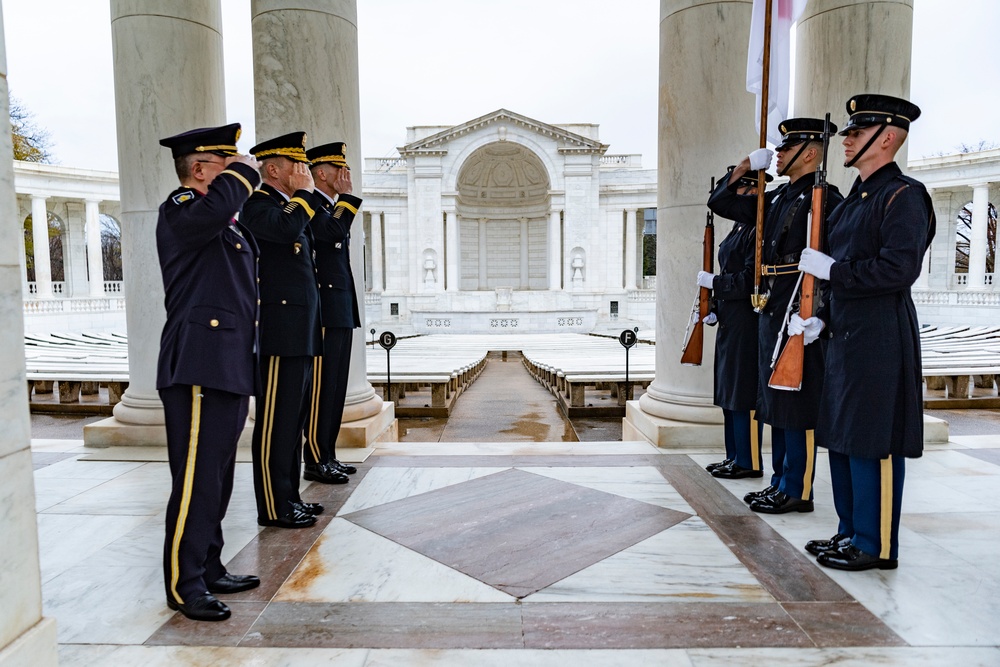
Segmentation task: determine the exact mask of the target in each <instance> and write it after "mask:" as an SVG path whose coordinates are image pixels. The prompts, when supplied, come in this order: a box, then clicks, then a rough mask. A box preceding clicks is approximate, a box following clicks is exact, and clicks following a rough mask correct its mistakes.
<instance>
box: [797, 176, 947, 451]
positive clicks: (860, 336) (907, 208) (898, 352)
mask: <svg viewBox="0 0 1000 667" xmlns="http://www.w3.org/2000/svg"><path fill="white" fill-rule="evenodd" d="M934 229H935V219H934V212H933V208H932V205H931V198H930V195H928V194H927V190H926V188H924V186H923V184H922V183H920V182H919V181H915V180H913V179H912V178H908V177H906V176H904V175H903V174H902V172H901V171H900V169H899V167H898V166H897V165H896V163H895V162H893V163H890V164H888V165H886V166H884V167H882V168H881V169H879V170H878V171H876V172H875V173H874V174H872V175H871V176H869V177H868V180H866V181H864V182H862V181H861V180H860V179H858V180H857V181H855V182H854V186H853V187H852V188H851V193H850V195H849V196H848V197H847V199H845V200H844V202H843V203H842V204H841V205H840V206H839V207H837V209H836V210H834V211H833V213H832V214H831V216H830V221H829V227H828V232H827V235H828V238H829V244H828V250H827V253H828V254H829V255H830V256H832V257H833V258H834V259H835V260H837V261H836V263H834V264H833V266H832V267H831V268H830V283H829V288H830V289H829V291H830V303H829V304H828V306H827V310H826V311H825V313H824V314H823V316H824V319H825V320H826V321H827V329H828V330H829V335H830V340H829V342H828V343H827V374H826V388H825V391H824V394H825V397H826V398H825V400H824V401H823V408H822V413H821V415H820V426H819V429H820V430H821V432H822V433H823V434H824V445H825V446H826V447H828V448H830V449H831V450H832V451H836V452H840V453H842V454H847V455H849V456H857V457H861V458H870V459H883V458H886V457H887V456H888V455H890V454H892V455H896V456H909V457H918V456H920V455H921V453H922V451H923V408H922V400H923V398H922V395H923V392H922V379H921V366H920V327H919V324H918V322H917V313H916V309H915V308H914V306H913V299H912V298H911V296H910V286H911V285H913V282H914V281H915V280H916V279H917V277H918V276H919V275H920V270H921V265H922V263H923V257H924V252H925V251H926V249H927V247H928V246H929V245H930V242H931V240H932V239H933V238H934ZM810 347H811V346H810Z"/></svg>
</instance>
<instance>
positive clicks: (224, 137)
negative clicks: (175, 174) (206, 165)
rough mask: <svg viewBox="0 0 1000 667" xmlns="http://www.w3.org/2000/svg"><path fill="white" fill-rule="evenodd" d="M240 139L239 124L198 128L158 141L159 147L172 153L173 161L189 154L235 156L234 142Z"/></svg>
mask: <svg viewBox="0 0 1000 667" xmlns="http://www.w3.org/2000/svg"><path fill="white" fill-rule="evenodd" d="M239 138H240V124H239V123H231V124H230V125H223V126H222V127H200V128H198V129H197V130H188V131H187V132H182V133H180V134H175V135H174V136H172V137H167V138H166V139H160V145H161V146H166V147H167V148H169V149H170V150H171V152H172V153H173V156H174V159H175V160H176V159H177V158H179V157H182V156H184V155H190V154H191V153H215V154H216V155H223V156H230V155H236V154H237V151H236V142H237V141H238V140H239Z"/></svg>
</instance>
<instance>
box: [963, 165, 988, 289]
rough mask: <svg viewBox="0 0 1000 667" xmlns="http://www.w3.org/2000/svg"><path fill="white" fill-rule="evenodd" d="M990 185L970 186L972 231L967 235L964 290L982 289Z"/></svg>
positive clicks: (983, 284) (984, 274)
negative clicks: (967, 266) (967, 279)
mask: <svg viewBox="0 0 1000 667" xmlns="http://www.w3.org/2000/svg"><path fill="white" fill-rule="evenodd" d="M989 203H990V184H989V183H977V184H976V185H973V186H972V230H971V233H970V234H969V283H968V285H967V287H966V289H983V288H984V287H985V286H986V285H985V277H986V251H987V245H986V244H987V240H986V232H987V225H988V222H989V220H988V216H989Z"/></svg>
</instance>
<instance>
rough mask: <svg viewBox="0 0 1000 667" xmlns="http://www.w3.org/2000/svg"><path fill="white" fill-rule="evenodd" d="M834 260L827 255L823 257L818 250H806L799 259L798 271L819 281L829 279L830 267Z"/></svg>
mask: <svg viewBox="0 0 1000 667" xmlns="http://www.w3.org/2000/svg"><path fill="white" fill-rule="evenodd" d="M833 262H834V259H833V257H830V256H829V255H824V254H823V253H821V252H820V251H819V250H813V249H812V248H806V249H805V250H803V251H802V257H800V258H799V271H802V272H803V273H809V274H812V275H814V276H816V277H817V278H819V279H821V280H829V279H830V267H831V266H833Z"/></svg>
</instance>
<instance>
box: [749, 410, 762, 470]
mask: <svg viewBox="0 0 1000 667" xmlns="http://www.w3.org/2000/svg"><path fill="white" fill-rule="evenodd" d="M758 434H759V431H758V429H757V411H756V410H751V411H750V467H751V468H752V469H754V470H760V469H761V468H760V438H759V437H758Z"/></svg>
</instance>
